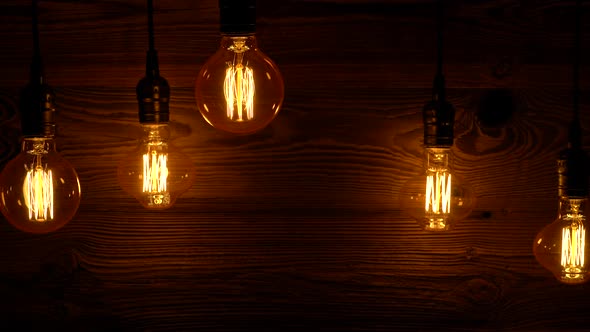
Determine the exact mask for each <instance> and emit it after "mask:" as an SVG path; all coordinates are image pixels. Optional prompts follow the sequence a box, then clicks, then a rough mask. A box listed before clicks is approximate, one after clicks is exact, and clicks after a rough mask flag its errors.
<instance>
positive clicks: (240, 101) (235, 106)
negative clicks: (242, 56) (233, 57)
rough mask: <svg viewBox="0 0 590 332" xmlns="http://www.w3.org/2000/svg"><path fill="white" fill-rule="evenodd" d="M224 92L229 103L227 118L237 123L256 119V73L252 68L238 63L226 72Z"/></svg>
mask: <svg viewBox="0 0 590 332" xmlns="http://www.w3.org/2000/svg"><path fill="white" fill-rule="evenodd" d="M223 92H224V95H225V101H226V103H227V117H228V118H229V119H231V120H233V119H234V118H235V117H236V116H237V119H235V120H236V121H244V110H245V111H246V114H245V116H246V119H247V120H251V119H252V118H254V72H253V71H252V68H250V67H248V66H244V65H242V64H241V63H239V62H238V63H237V64H235V65H233V66H230V67H228V68H227V69H226V71H225V80H224V82H223Z"/></svg>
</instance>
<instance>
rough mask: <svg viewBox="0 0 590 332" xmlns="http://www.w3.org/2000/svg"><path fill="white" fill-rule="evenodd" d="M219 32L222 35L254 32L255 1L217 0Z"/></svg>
mask: <svg viewBox="0 0 590 332" xmlns="http://www.w3.org/2000/svg"><path fill="white" fill-rule="evenodd" d="M219 22H220V26H219V30H220V31H221V33H222V34H224V35H234V36H239V35H249V34H253V33H255V32H256V0H219Z"/></svg>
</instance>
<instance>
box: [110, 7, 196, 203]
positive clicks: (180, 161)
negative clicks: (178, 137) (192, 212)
mask: <svg viewBox="0 0 590 332" xmlns="http://www.w3.org/2000/svg"><path fill="white" fill-rule="evenodd" d="M147 7H148V37H149V49H148V51H147V61H146V75H145V77H143V78H142V79H141V80H140V81H139V83H138V84H137V88H136V92H137V102H138V106H139V112H138V114H139V122H140V124H141V126H142V129H143V135H142V138H141V139H140V140H139V144H138V146H137V148H136V149H135V151H134V152H132V153H131V154H130V155H129V157H128V158H126V159H124V160H123V161H122V162H121V163H120V164H119V167H118V170H117V177H118V181H119V184H120V186H121V187H122V188H123V189H124V190H125V191H126V192H127V193H129V194H130V195H132V196H133V197H135V198H136V199H137V200H138V201H139V203H140V204H141V205H143V206H144V207H145V208H146V209H150V210H163V209H167V208H170V207H172V206H173V205H174V203H175V201H176V199H177V198H178V197H179V196H180V195H181V194H182V193H184V192H185V191H187V190H188V189H189V188H190V187H191V186H192V184H193V183H194V166H193V164H192V162H191V160H190V158H189V157H188V156H187V155H185V154H183V153H182V152H181V151H180V150H179V149H177V148H175V147H174V146H173V145H172V144H171V142H170V141H169V138H170V128H169V126H168V123H169V117H170V112H169V101H170V86H169V85H168V81H167V80H166V79H165V78H164V77H162V76H160V69H159V63H158V53H157V51H156V49H155V47H154V27H153V3H152V0H147Z"/></svg>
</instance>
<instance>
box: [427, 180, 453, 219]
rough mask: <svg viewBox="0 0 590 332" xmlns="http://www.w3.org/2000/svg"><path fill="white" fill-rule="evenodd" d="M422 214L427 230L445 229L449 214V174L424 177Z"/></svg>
mask: <svg viewBox="0 0 590 332" xmlns="http://www.w3.org/2000/svg"><path fill="white" fill-rule="evenodd" d="M424 197H425V200H424V212H425V215H426V218H427V221H428V224H427V228H429V229H445V228H446V227H447V225H446V219H447V217H448V215H449V214H450V213H451V174H448V173H447V172H444V171H436V172H434V173H433V174H429V175H427V176H426V195H425V196H424Z"/></svg>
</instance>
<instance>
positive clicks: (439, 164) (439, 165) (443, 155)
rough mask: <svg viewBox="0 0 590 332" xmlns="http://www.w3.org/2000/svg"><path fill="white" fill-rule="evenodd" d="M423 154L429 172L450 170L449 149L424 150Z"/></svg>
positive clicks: (450, 155)
mask: <svg viewBox="0 0 590 332" xmlns="http://www.w3.org/2000/svg"><path fill="white" fill-rule="evenodd" d="M424 154H425V162H426V164H425V165H426V168H427V169H428V170H429V171H444V170H448V169H450V168H451V164H452V158H451V157H452V154H451V148H447V147H443V148H426V149H424Z"/></svg>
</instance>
